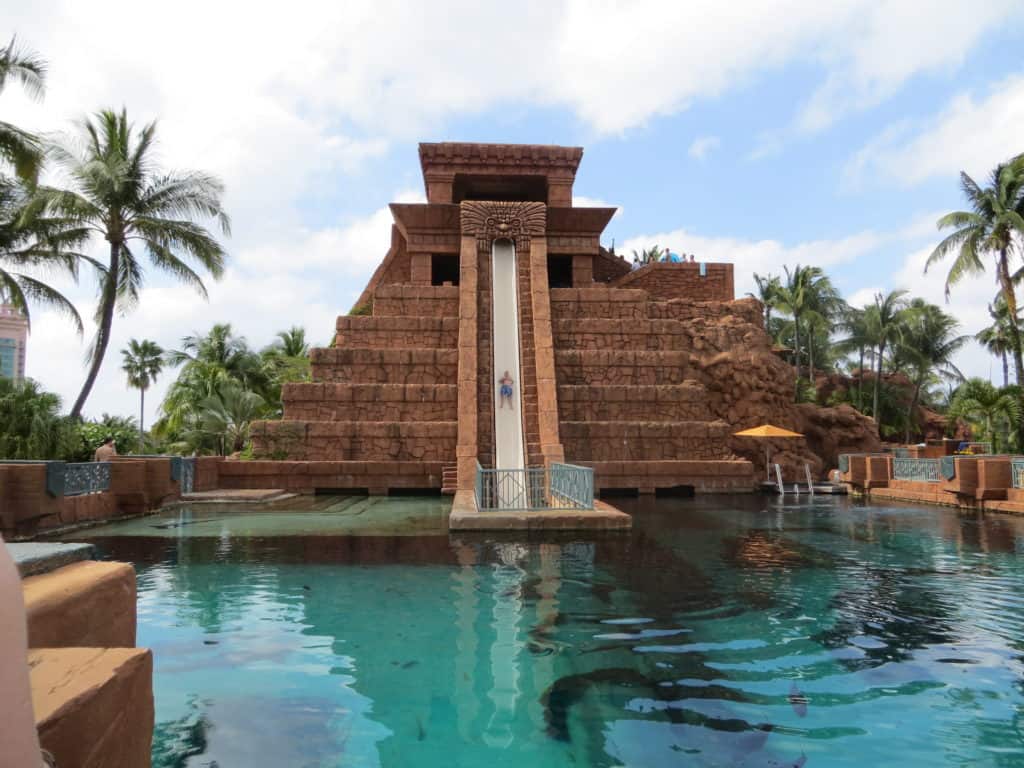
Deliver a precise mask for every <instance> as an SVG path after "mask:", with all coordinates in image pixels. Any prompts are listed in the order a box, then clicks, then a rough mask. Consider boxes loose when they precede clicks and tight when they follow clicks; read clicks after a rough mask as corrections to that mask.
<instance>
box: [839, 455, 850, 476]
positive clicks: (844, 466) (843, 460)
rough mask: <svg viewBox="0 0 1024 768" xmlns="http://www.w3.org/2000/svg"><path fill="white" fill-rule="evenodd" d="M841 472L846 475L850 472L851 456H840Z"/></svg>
mask: <svg viewBox="0 0 1024 768" xmlns="http://www.w3.org/2000/svg"><path fill="white" fill-rule="evenodd" d="M839 471H840V472H842V473H843V474H844V475H845V474H846V473H847V472H849V471H850V454H848V453H841V454H839Z"/></svg>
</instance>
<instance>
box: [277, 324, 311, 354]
mask: <svg viewBox="0 0 1024 768" xmlns="http://www.w3.org/2000/svg"><path fill="white" fill-rule="evenodd" d="M270 349H271V350H274V351H275V352H277V353H278V354H281V355H284V356H285V357H305V356H306V355H308V354H309V344H308V343H307V342H306V329H305V328H301V327H300V326H297V325H293V326H292V327H291V328H289V329H288V330H287V331H278V332H277V336H276V341H274V343H273V344H272V345H271V346H270Z"/></svg>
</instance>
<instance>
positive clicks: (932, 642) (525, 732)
mask: <svg viewBox="0 0 1024 768" xmlns="http://www.w3.org/2000/svg"><path fill="white" fill-rule="evenodd" d="M430 503H431V504H434V505H435V506H429V505H427V506H424V505H421V504H419V503H418V502H417V501H416V500H405V499H403V500H396V501H394V502H391V501H388V500H377V501H376V502H375V503H374V504H373V505H367V504H366V503H365V502H364V501H361V500H352V499H349V500H345V499H339V498H326V497H325V498H322V499H321V498H318V499H316V500H314V502H313V505H312V507H310V506H309V504H307V505H306V506H305V507H304V506H302V505H300V504H297V503H295V502H294V501H293V502H291V506H289V507H288V508H287V509H286V510H281V514H282V515H300V516H301V515H306V516H307V518H308V520H305V521H304V522H302V523H301V524H299V523H297V522H296V518H295V517H292V518H291V519H290V521H287V525H289V526H291V527H290V528H288V530H289V531H290V534H289V535H274V534H273V533H268V531H272V529H273V514H272V513H268V514H267V515H265V516H262V517H258V516H256V515H249V516H248V518H246V519H245V520H241V519H240V520H239V521H235V520H228V521H226V522H225V521H222V520H221V518H223V517H224V512H223V511H220V510H218V511H217V512H216V513H215V514H216V516H217V519H216V520H210V519H208V518H207V515H208V514H209V513H208V510H196V511H195V513H194V514H193V517H192V518H188V517H187V516H185V517H178V518H175V519H173V520H172V519H170V518H168V519H166V520H163V521H159V520H153V521H150V522H154V523H155V524H156V525H167V526H170V527H167V528H163V529H159V528H154V529H152V535H150V534H149V533H147V532H146V530H145V529H142V530H139V529H137V528H122V529H119V530H118V531H116V532H113V531H106V532H105V531H104V530H103V529H102V528H98V529H95V530H94V531H90V532H87V535H86V536H83V537H79V538H88V539H89V540H91V541H94V542H95V543H96V544H97V545H98V546H99V547H100V549H101V551H102V552H103V553H104V555H105V556H108V557H112V558H118V559H125V560H131V561H133V562H134V563H135V564H136V566H137V568H138V572H139V639H140V643H141V644H144V645H147V646H149V647H152V648H153V650H154V658H155V662H156V673H155V688H156V696H157V720H158V727H157V734H156V740H155V746H154V765H156V766H174V767H175V768H177V767H178V766H187V767H188V768H194V767H196V766H210V765H213V764H217V765H221V766H228V765H243V764H244V765H247V766H254V767H255V768H261V767H262V766H272V765H273V766H275V768H276V766H279V765H298V766H302V765H340V764H361V765H379V766H425V767H427V766H430V767H432V766H442V765H443V766H478V765H488V766H492V767H493V768H498V767H499V766H505V765H508V766H512V765H515V766H521V765H524V764H525V765H531V766H538V768H545V767H546V766H556V765H559V766H560V765H580V766H586V765H593V766H615V765H630V766H638V767H642V768H648V767H649V766H650V767H655V766H658V767H660V766H676V765H682V764H693V765H708V766H711V765H729V766H786V765H790V766H794V765H803V764H804V763H806V764H808V765H811V766H818V765H822V766H854V765H856V766H861V765H866V764H876V765H880V764H899V765H901V766H904V767H906V766H910V767H911V768H913V766H918V765H940V764H943V763H944V762H947V761H948V758H949V755H950V754H955V755H958V756H959V757H962V758H964V761H966V762H967V763H969V764H976V765H1011V764H1014V763H1013V761H1014V760H1015V759H1017V758H1020V759H1022V760H1024V750H1022V749H1021V744H1020V739H1019V733H1018V731H1017V726H1016V721H1017V718H1018V715H1017V713H1018V711H1019V709H1020V707H1022V706H1024V697H1022V691H1021V688H1020V685H1021V680H1022V679H1024V669H1022V664H1021V655H1022V653H1024V648H1021V647H1020V645H1021V644H1020V641H1019V638H1020V637H1021V636H1024V598H1019V597H1017V596H1018V595H1021V594H1024V573H1022V568H1021V566H1020V564H1019V563H1018V562H1017V560H1016V558H1015V556H1014V554H1015V553H1016V552H1018V551H1020V550H1021V541H1022V538H1024V527H1022V526H1019V525H1017V524H1013V523H1006V522H1003V521H999V520H986V519H977V518H958V517H957V516H956V515H954V514H951V513H946V512H944V511H937V510H918V509H912V508H908V509H882V508H875V507H870V506H863V505H858V504H851V503H849V502H848V501H845V500H834V499H828V500H816V501H814V502H806V501H802V502H799V503H790V502H787V503H785V504H783V505H777V504H775V503H774V502H773V501H772V500H767V499H763V498H757V497H752V498H747V497H744V498H739V497H717V498H713V499H708V498H698V499H668V498H665V499H657V500H655V499H649V498H646V497H642V498H638V499H622V500H617V504H618V505H619V506H621V507H623V508H625V509H626V510H627V511H629V512H631V513H632V514H634V516H635V527H634V530H633V531H632V532H631V533H628V534H619V533H612V534H602V535H593V534H582V533H572V534H556V535H550V534H546V535H522V534H506V535H492V534H481V535H473V534H465V533H459V534H452V535H449V534H448V533H447V531H446V530H444V528H443V526H441V527H439V526H438V524H437V520H438V513H437V509H438V508H437V506H436V500H435V501H433V502H430ZM403 504H404V505H407V506H404V507H401V506H398V505H403ZM404 515H408V516H409V522H408V525H407V526H406V527H405V528H403V527H402V526H403V525H404V524H403V522H402V520H403V519H404V518H403V516H404ZM257 517H258V519H257ZM384 519H386V520H387V521H388V522H387V525H388V526H391V529H389V531H388V532H387V533H384V532H380V529H379V521H380V520H384ZM325 520H326V521H327V523H328V524H329V525H330V526H341V527H342V528H344V527H345V526H350V527H351V528H352V530H351V531H350V532H347V533H346V532H338V531H337V530H334V529H325V528H323V527H322V526H323V525H324V521H325ZM182 521H184V522H188V523H190V524H188V525H183V526H179V523H180V522H182ZM192 521H195V522H196V523H197V524H196V525H192V524H191V522H192ZM339 521H340V522H339ZM307 523H308V525H314V526H317V527H316V530H315V533H309V532H304V531H305V529H304V528H303V526H305V525H307ZM176 526H178V527H176ZM203 526H207V528H204V527H203ZM214 528H216V530H214ZM392 529H393V532H392ZM239 531H254V532H256V533H253V534H244V533H239ZM975 670H978V673H977V674H975V672H974V671H975ZM794 691H795V693H794ZM954 691H956V692H957V694H956V699H955V701H963V702H971V705H970V707H965V706H957V705H953V704H951V701H953V699H952V695H953V692H954ZM972 707H973V708H974V709H972ZM978 707H981V708H983V711H984V714H985V718H984V721H983V722H984V727H982V726H981V725H980V724H979V722H980V721H977V720H976V719H975V715H974V711H975V709H977V708H978ZM892 723H899V724H900V726H899V727H898V728H896V729H892V728H890V727H889V726H890V724H892ZM936 729H939V730H938V731H936ZM947 732H949V733H956V734H957V741H956V742H951V741H948V740H946V739H945V737H943V736H942V735H941V733H947ZM882 734H884V736H883V735H882ZM972 738H973V741H971V739H972ZM999 750H1002V751H999ZM996 754H1000V755H1007V756H1009V757H1008V758H1007V759H1005V760H1004V759H1002V758H999V759H996V758H995V757H993V755H996ZM961 762H963V761H961Z"/></svg>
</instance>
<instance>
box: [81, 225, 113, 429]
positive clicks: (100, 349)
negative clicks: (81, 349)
mask: <svg viewBox="0 0 1024 768" xmlns="http://www.w3.org/2000/svg"><path fill="white" fill-rule="evenodd" d="M120 261H121V246H120V245H119V244H118V243H111V244H110V263H109V264H108V265H107V275H106V277H105V278H104V281H103V295H102V296H101V297H100V302H101V305H100V310H101V315H100V327H99V328H97V329H96V345H95V347H94V349H93V352H92V362H91V363H90V364H89V375H88V376H86V377H85V383H84V384H83V385H82V391H81V392H79V393H78V399H77V400H75V405H74V407H73V408H72V409H71V418H72V419H77V418H79V417H81V415H82V408H84V407H85V401H86V400H88V399H89V393H90V392H92V388H93V385H94V384H95V383H96V377H97V376H98V375H99V372H100V366H101V365H103V357H104V355H106V354H107V345H108V344H109V343H110V328H111V326H112V325H113V323H114V305H115V304H116V303H117V279H118V273H119V272H120Z"/></svg>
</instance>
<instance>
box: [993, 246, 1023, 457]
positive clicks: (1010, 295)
mask: <svg viewBox="0 0 1024 768" xmlns="http://www.w3.org/2000/svg"><path fill="white" fill-rule="evenodd" d="M999 284H1000V286H1001V287H1002V289H1003V298H1004V299H1005V300H1006V309H1007V321H1008V323H1009V326H1010V344H1011V346H1012V347H1013V368H1014V371H1013V372H1014V373H1015V374H1016V376H1017V384H1021V383H1024V361H1022V359H1021V348H1020V328H1019V327H1018V326H1017V294H1016V292H1015V291H1014V289H1013V279H1012V278H1011V277H1010V266H1009V263H1008V261H1007V249H1006V248H1004V249H1003V250H1002V251H1000V252H999ZM1016 427H1017V438H1018V442H1020V443H1024V423H1020V424H1017V425H1016Z"/></svg>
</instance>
